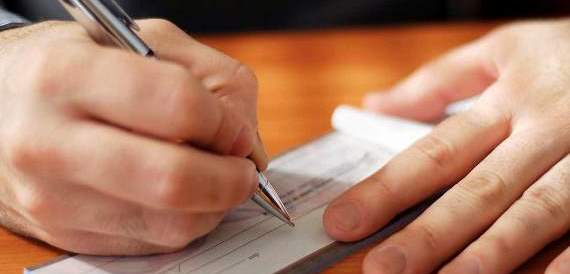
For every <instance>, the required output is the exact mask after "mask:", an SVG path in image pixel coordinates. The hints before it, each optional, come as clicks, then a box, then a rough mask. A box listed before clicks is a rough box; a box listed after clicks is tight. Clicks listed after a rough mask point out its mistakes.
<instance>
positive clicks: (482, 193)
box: [458, 170, 507, 206]
mask: <svg viewBox="0 0 570 274" xmlns="http://www.w3.org/2000/svg"><path fill="white" fill-rule="evenodd" d="M458 187H459V188H460V190H461V191H462V192H463V193H464V194H467V196H468V197H470V198H471V199H472V200H473V201H474V203H475V204H476V205H478V206H479V205H493V204H496V203H497V202H498V201H501V199H502V197H503V196H504V195H505V193H506V191H507V184H506V181H505V179H503V177H502V176H501V175H500V174H498V173H496V172H494V171H489V170H486V171H479V172H477V173H476V174H475V175H473V176H468V177H467V178H466V179H465V181H464V182H462V183H460V184H459V185H458Z"/></svg>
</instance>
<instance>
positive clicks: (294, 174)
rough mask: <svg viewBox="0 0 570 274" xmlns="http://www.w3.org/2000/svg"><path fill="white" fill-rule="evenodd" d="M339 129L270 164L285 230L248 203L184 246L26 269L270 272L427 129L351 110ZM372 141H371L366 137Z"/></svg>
mask: <svg viewBox="0 0 570 274" xmlns="http://www.w3.org/2000/svg"><path fill="white" fill-rule="evenodd" d="M333 125H334V127H335V128H336V129H337V131H335V132H333V133H330V134H328V135H325V136H323V137H322V138H319V139H317V140H315V141H313V142H310V143H308V144H306V145H303V146H301V147H299V148H297V149H295V150H293V151H291V152H288V153H286V154H284V155H282V156H281V157H279V158H277V159H275V160H274V161H272V162H271V164H270V168H269V170H268V172H267V175H268V178H269V180H270V182H271V183H272V184H273V185H274V186H275V188H276V189H277V191H278V192H279V193H280V195H281V197H282V198H283V200H284V202H285V204H286V205H287V207H288V208H289V209H290V212H291V214H292V215H293V218H294V221H295V223H296V227H295V228H290V227H288V226H287V225H285V224H283V223H281V222H280V221H279V220H278V219H276V218H274V217H271V216H267V215H265V214H264V212H263V211H262V210H261V209H260V208H259V207H257V206H256V205H254V204H253V203H251V202H248V203H246V204H244V205H242V206H241V207H239V208H238V209H236V210H234V211H233V212H232V213H230V214H229V215H228V217H227V218H226V219H225V220H224V222H223V223H222V224H221V225H220V226H219V227H218V228H217V229H216V230H215V231H213V232H212V233H211V234H210V235H208V236H207V237H205V238H203V239H201V240H199V241H196V242H194V243H192V244H191V245H190V246H189V247H187V248H186V249H185V250H183V251H181V252H178V253H174V254H167V255H160V256H145V257H93V256H81V255H78V256H73V257H70V258H67V259H63V260H61V261H59V262H56V263H52V264H50V265H47V266H44V267H41V268H37V269H31V270H28V272H29V273H34V274H56V273H57V274H66V273H77V274H87V273H89V274H106V273H152V274H155V273H164V274H171V273H186V274H200V273H208V274H213V273H224V274H229V273H252V274H255V273H273V272H276V271H279V270H281V269H283V268H285V267H287V266H288V265H291V264H292V263H294V262H296V261H298V260H299V259H301V258H303V257H306V256H308V255H310V254H312V253H314V252H316V251H317V250H319V249H321V248H323V247H326V246H327V245H329V244H331V243H332V242H333V240H332V239H330V238H329V237H328V236H327V235H326V233H325V232H324V230H323V227H322V223H321V218H322V214H323V211H324V208H325V207H324V206H325V205H326V204H327V203H328V202H330V201H331V200H332V199H333V198H335V197H337V196H338V195H339V194H340V193H342V192H343V191H345V190H346V189H348V188H349V187H350V186H352V185H354V184H356V183H358V182H359V181H361V180H362V179H364V178H365V177H367V176H369V175H371V174H372V173H373V172H375V171H376V170H378V169H379V168H380V167H381V166H382V165H384V164H385V163H386V162H387V161H388V160H389V159H390V158H391V157H392V156H393V155H394V154H395V153H397V152H398V151H400V150H402V149H403V148H404V147H405V146H407V145H409V144H411V143H412V142H414V141H415V140H416V139H417V138H420V137H421V136H423V135H425V134H426V133H427V132H428V131H429V129H430V127H429V126H426V125H422V124H418V123H414V122H410V121H405V120H401V119H394V118H389V117H384V116H376V115H373V114H370V113H365V112H362V111H359V110H357V109H354V108H350V107H341V108H339V109H338V110H337V111H336V112H335V114H334V116H333ZM371 141H372V142H371Z"/></svg>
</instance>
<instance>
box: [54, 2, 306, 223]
mask: <svg viewBox="0 0 570 274" xmlns="http://www.w3.org/2000/svg"><path fill="white" fill-rule="evenodd" d="M59 2H60V3H61V4H62V5H63V7H64V8H65V9H66V10H67V11H68V12H69V14H70V15H71V16H72V17H73V18H74V19H75V20H76V21H77V22H78V23H79V24H81V25H82V26H83V27H84V28H85V29H86V30H87V32H88V33H89V35H90V36H91V37H92V38H93V39H94V40H95V41H97V42H100V41H103V40H104V39H106V38H110V39H111V40H113V41H114V42H115V43H116V44H117V45H119V46H121V47H123V48H125V49H128V50H130V51H132V52H135V53H137V54H139V55H142V56H145V57H156V56H155V55H154V52H153V51H152V49H151V48H150V47H149V46H148V45H147V44H146V43H145V42H144V41H143V40H142V39H141V38H140V37H139V36H138V35H137V34H136V31H139V30H140V28H139V26H138V25H137V24H136V23H135V21H134V20H133V19H132V18H131V17H130V16H129V15H128V14H127V13H126V12H125V11H124V10H123V9H122V8H121V7H120V6H119V4H117V3H116V2H115V1H114V0H59ZM257 178H258V187H257V189H256V191H255V193H254V195H253V197H252V200H253V201H254V202H255V203H257V204H258V205H259V206H260V207H262V208H263V209H265V211H267V212H269V213H270V214H272V215H273V216H275V217H277V218H278V219H280V220H281V221H283V222H285V223H286V224H288V225H290V226H295V224H294V223H293V222H292V220H291V217H290V215H289V213H288V212H287V208H286V207H285V205H284V204H283V202H282V201H281V198H279V195H278V194H277V191H275V189H274V188H273V186H272V185H271V184H270V183H269V181H268V180H267V177H265V175H264V174H263V173H262V172H261V171H258V172H257Z"/></svg>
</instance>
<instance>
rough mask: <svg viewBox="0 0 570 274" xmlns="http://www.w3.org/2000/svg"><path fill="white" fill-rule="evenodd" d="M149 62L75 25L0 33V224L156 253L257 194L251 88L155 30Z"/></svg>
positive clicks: (223, 60)
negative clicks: (103, 43)
mask: <svg viewBox="0 0 570 274" xmlns="http://www.w3.org/2000/svg"><path fill="white" fill-rule="evenodd" d="M139 24H140V25H141V27H142V30H143V32H142V34H141V35H142V36H143V39H145V40H146V41H147V42H148V43H149V44H150V46H151V47H152V48H153V49H154V50H155V51H156V54H157V55H158V56H159V58H160V60H155V59H147V58H144V57H141V56H138V55H135V54H133V53H130V52H127V51H124V50H121V49H118V48H114V47H111V46H110V45H107V46H101V45H99V44H97V43H95V42H93V41H92V40H91V39H89V37H88V35H87V34H86V32H85V31H84V30H83V29H82V28H81V27H80V26H79V25H77V24H74V23H61V22H46V23H41V24H37V25H32V26H29V27H25V28H21V29H15V30H11V31H7V32H2V33H0V75H1V81H0V177H1V178H0V223H1V224H2V225H4V226H5V227H7V228H9V229H11V230H13V231H16V232H18V233H21V234H24V235H28V236H31V237H35V238H38V239H40V240H43V241H45V242H47V243H49V244H51V245H54V246H56V247H59V248H62V249H65V250H68V251H72V252H78V253H85V254H105V255H115V254H120V255H133V254H149V253H161V252H169V251H174V250H177V249H180V248H182V247H184V246H186V245H187V244H188V243H189V242H191V241H192V240H194V239H196V238H198V237H201V236H203V235H205V234H206V233H207V232H209V231H211V230H212V229H213V228H214V227H215V226H216V225H217V224H218V223H219V221H220V220H221V218H222V217H223V215H224V212H226V211H227V210H228V209H230V208H232V207H235V206H236V205H238V204H240V203H242V202H243V201H245V200H247V199H248V197H250V196H251V194H252V193H253V191H254V189H255V187H256V186H257V177H256V166H255V165H254V162H253V161H251V160H248V159H246V158H245V157H246V156H248V155H253V158H254V159H255V161H256V162H257V164H258V166H260V167H261V168H262V169H263V168H265V167H266V165H267V158H266V156H265V154H264V152H263V148H262V145H261V143H260V141H259V139H258V137H257V122H256V100H257V83H256V79H255V76H254V75H253V74H252V72H251V71H250V70H249V69H248V68H246V67H245V66H243V65H241V64H240V63H239V62H237V61H235V60H233V59H231V58H229V57H227V56H225V55H223V54H221V53H219V52H217V51H215V50H213V49H210V48H208V47H206V46H204V45H202V44H200V43H198V42H197V41H195V40H193V39H192V38H190V37H189V36H187V35H186V34H185V33H184V32H183V31H181V30H180V29H178V28H177V27H176V26H174V25H173V24H171V23H169V22H167V21H163V20H144V21H139Z"/></svg>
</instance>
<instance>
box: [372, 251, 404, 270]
mask: <svg viewBox="0 0 570 274" xmlns="http://www.w3.org/2000/svg"><path fill="white" fill-rule="evenodd" d="M370 256H371V257H370V260H371V261H370V263H371V265H369V266H368V267H373V268H374V270H373V271H371V272H374V273H382V274H400V273H404V270H405V269H406V256H405V255H404V253H402V251H401V250H400V248H398V247H395V246H388V247H383V248H380V249H378V250H374V251H372V253H371V254H370Z"/></svg>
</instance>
